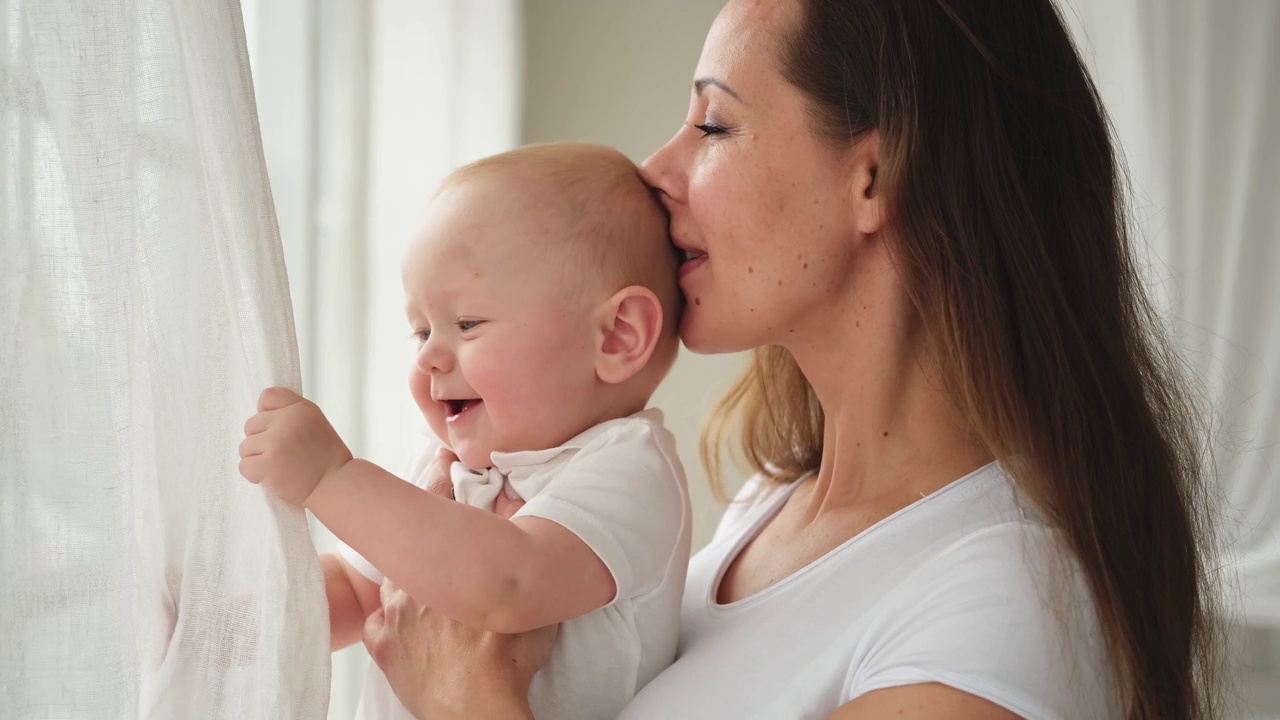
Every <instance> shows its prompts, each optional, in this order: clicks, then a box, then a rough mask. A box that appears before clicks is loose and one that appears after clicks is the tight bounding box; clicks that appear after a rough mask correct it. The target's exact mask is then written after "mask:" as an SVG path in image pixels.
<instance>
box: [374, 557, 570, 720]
mask: <svg viewBox="0 0 1280 720" xmlns="http://www.w3.org/2000/svg"><path fill="white" fill-rule="evenodd" d="M555 636H556V626H551V627H547V628H542V629H540V630H534V631H532V632H528V633H523V634H519V635H502V634H498V633H491V632H487V631H484V630H476V629H474V628H471V627H467V626H466V625H463V624H461V623H459V622H456V621H454V620H450V619H449V618H447V617H445V616H444V615H442V614H440V613H437V612H432V611H431V610H428V609H427V608H424V607H422V606H421V605H419V604H417V603H416V602H414V600H413V598H411V597H409V595H408V594H407V593H405V592H404V591H403V590H398V589H396V588H395V587H394V586H392V585H391V583H390V582H387V583H384V584H383V587H382V608H381V609H379V610H378V611H376V612H375V613H374V614H373V615H370V616H369V620H368V622H367V623H365V629H364V643H365V646H366V647H367V648H368V649H369V655H370V656H372V657H373V661H374V662H375V663H377V664H378V667H379V668H380V669H381V670H382V672H383V674H384V675H385V676H386V678H387V682H388V683H389V684H390V685H391V689H392V690H393V691H394V692H395V694H396V697H398V698H399V699H400V702H401V704H403V705H404V706H405V708H407V709H408V710H409V712H411V713H412V714H413V716H414V717H415V718H418V719H419V720H427V718H430V719H431V720H452V719H455V718H456V719H458V720H462V719H463V718H468V719H469V718H477V717H483V718H493V720H533V711H532V710H531V709H530V708H529V699H528V698H529V685H530V683H532V681H533V676H534V674H535V673H537V671H538V670H539V669H540V668H541V667H542V665H543V664H544V663H546V661H547V656H548V655H549V654H550V652H551V646H552V644H553V643H554V642H555Z"/></svg>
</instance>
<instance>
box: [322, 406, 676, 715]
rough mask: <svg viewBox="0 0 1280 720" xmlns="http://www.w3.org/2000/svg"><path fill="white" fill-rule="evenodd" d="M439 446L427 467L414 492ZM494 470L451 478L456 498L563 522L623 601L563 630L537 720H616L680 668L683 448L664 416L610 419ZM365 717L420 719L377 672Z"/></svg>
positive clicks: (358, 563) (370, 573) (537, 688)
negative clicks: (501, 496) (512, 505)
mask: <svg viewBox="0 0 1280 720" xmlns="http://www.w3.org/2000/svg"><path fill="white" fill-rule="evenodd" d="M434 451H435V447H431V448H428V449H427V450H426V451H425V452H423V453H421V454H420V455H419V456H418V459H417V460H416V461H415V463H414V466H415V467H414V468H412V469H411V472H410V477H409V478H408V479H409V481H410V482H412V483H414V484H415V485H418V486H419V487H422V485H423V484H424V483H425V482H426V481H427V478H426V477H423V474H422V471H423V470H424V469H425V467H426V465H427V464H428V463H429V462H430V460H431V457H432V456H433V454H434ZM492 460H493V468H492V469H491V470H486V471H480V472H473V471H470V470H468V469H466V468H464V467H462V466H461V465H457V466H455V467H454V468H453V469H452V472H451V475H452V479H453V482H454V494H455V497H456V498H457V499H458V500H459V501H461V502H466V503H467V504H469V505H474V506H477V507H484V508H490V509H491V508H492V506H493V502H494V499H495V498H496V497H497V494H498V492H502V491H504V490H505V491H506V492H507V493H508V494H509V495H511V496H512V497H517V496H518V497H519V498H522V499H524V500H525V501H526V503H525V505H524V507H522V508H520V510H519V511H518V512H517V513H516V514H515V517H522V516H532V517H540V518H545V519H547V520H551V521H553V522H556V523H559V524H560V525H562V526H563V527H565V528H567V529H568V530H569V531H571V532H573V533H574V534H575V535H577V536H578V537H579V538H581V539H582V541H583V542H585V543H586V544H587V546H588V547H590V548H591V549H592V550H593V551H595V553H596V555H597V556H599V557H600V560H601V561H603V562H604V564H605V566H606V567H608V568H609V572H610V573H612V574H613V579H614V582H615V583H616V585H617V595H616V596H615V598H614V600H613V601H612V602H610V603H609V604H608V605H605V606H604V607H602V608H599V609H597V610H593V611H592V612H589V613H587V614H586V615H583V616H581V617H578V618H574V619H572V620H569V621H567V622H565V623H563V624H562V625H561V626H560V631H559V634H558V635H557V638H556V645H555V648H554V649H553V650H552V652H551V658H550V659H549V660H548V661H547V664H546V666H545V667H543V669H542V670H541V671H540V672H539V673H538V675H537V676H536V677H535V678H534V681H533V687H532V688H531V689H530V691H529V702H530V705H531V706H532V708H533V712H534V716H535V717H539V718H556V719H557V720H600V719H603V718H610V719H612V718H615V717H617V715H618V713H620V712H621V711H622V708H623V706H625V705H626V704H627V702H628V701H629V700H630V699H631V698H632V696H634V695H635V694H636V693H637V692H639V690H640V689H641V688H642V687H644V685H645V684H646V683H648V682H649V680H651V679H653V677H654V676H655V675H657V674H658V673H659V672H661V671H662V670H663V669H664V668H666V667H667V665H669V664H671V662H672V660H673V659H674V658H675V652H676V642H677V639H678V636H679V617H680V599H681V597H682V595H683V593H684V581H685V571H686V569H687V566H688V562H689V543H690V529H691V516H690V507H689V494H688V488H687V486H686V482H685V476H684V470H683V468H682V466H681V465H680V460H679V458H678V457H677V456H676V449H675V438H674V437H673V436H672V435H671V433H670V432H669V431H667V429H666V428H665V427H663V424H662V413H661V411H659V410H656V409H649V410H644V411H641V412H639V413H636V414H635V415H632V416H630V417H626V418H620V419H617V420H610V421H607V422H604V423H601V424H599V425H596V426H595V427H592V428H590V429H588V430H587V431H585V432H583V433H582V434H580V435H578V436H577V437H575V438H573V439H572V440H570V441H568V442H566V443H565V444H564V445H561V446H560V447H555V448H550V449H547V450H532V451H523V452H512V453H501V452H495V453H493V457H492ZM340 551H341V552H342V554H343V557H344V558H345V559H346V560H347V561H348V562H350V563H351V565H352V566H353V567H355V568H356V569H357V570H359V571H360V572H361V573H363V574H364V575H365V576H366V577H368V578H369V579H371V580H373V581H374V582H381V581H382V575H381V573H379V572H378V571H377V569H376V568H374V567H373V566H372V565H370V564H369V563H368V561H366V560H365V559H364V558H363V557H361V556H360V555H359V554H358V553H356V552H355V551H354V550H352V549H351V548H349V547H346V546H342V547H341V548H340ZM357 717H358V718H361V719H362V720H412V716H410V715H409V713H408V712H407V711H406V710H405V709H404V707H403V706H401V705H400V703H399V701H398V700H397V699H396V697H395V694H394V693H393V692H392V690H391V687H390V685H389V684H388V683H387V680H386V677H385V676H383V674H382V671H381V670H379V669H378V667H377V665H375V664H373V663H370V665H369V673H368V677H367V678H366V681H365V687H364V692H363V694H362V695H361V698H360V709H359V711H358V712H357Z"/></svg>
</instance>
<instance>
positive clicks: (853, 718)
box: [827, 683, 1021, 720]
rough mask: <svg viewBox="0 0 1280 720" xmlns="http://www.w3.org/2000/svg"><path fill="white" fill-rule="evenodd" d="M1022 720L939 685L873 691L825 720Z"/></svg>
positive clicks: (1002, 709) (983, 701)
mask: <svg viewBox="0 0 1280 720" xmlns="http://www.w3.org/2000/svg"><path fill="white" fill-rule="evenodd" d="M886 717H892V718H895V720H1021V718H1020V716H1019V715H1015V714H1013V713H1011V712H1009V711H1008V710H1005V709H1004V708H1002V707H1000V706H999V705H996V704H995V703H992V702H988V701H986V700H983V699H982V698H980V697H976V696H974V695H970V694H969V693H967V692H963V691H961V690H957V689H955V688H953V687H950V686H947V685H942V684H940V683H925V684H921V685H903V686H902V687H892V688H885V689H884V690H876V691H874V692H869V693H867V694H866V695H863V696H862V697H859V698H857V699H855V700H853V701H852V702H850V703H848V704H846V705H844V706H843V707H841V708H839V709H837V710H836V711H835V712H834V713H832V714H831V715H830V716H829V717H828V718H827V720H876V719H877V718H886Z"/></svg>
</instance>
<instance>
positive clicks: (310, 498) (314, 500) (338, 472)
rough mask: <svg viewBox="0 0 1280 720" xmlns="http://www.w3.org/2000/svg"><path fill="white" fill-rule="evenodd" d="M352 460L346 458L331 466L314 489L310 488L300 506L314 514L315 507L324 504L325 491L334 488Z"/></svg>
mask: <svg viewBox="0 0 1280 720" xmlns="http://www.w3.org/2000/svg"><path fill="white" fill-rule="evenodd" d="M351 461H352V458H350V457H348V458H347V459H345V460H342V461H341V462H339V463H337V464H334V465H331V466H330V467H329V468H328V469H327V470H325V471H324V474H322V475H321V476H320V480H319V481H317V482H316V485H315V487H313V488H311V494H309V495H307V499H306V500H305V501H303V503H302V506H303V507H305V508H307V509H310V510H312V511H313V512H314V509H315V506H316V505H318V504H323V503H324V497H325V496H326V495H327V494H328V493H327V491H328V490H329V489H330V488H332V487H334V486H336V485H337V484H338V483H339V482H341V480H342V477H341V476H342V475H343V474H344V471H345V470H346V469H347V466H349V465H350V464H351Z"/></svg>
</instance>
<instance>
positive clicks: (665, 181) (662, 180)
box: [640, 134, 680, 204]
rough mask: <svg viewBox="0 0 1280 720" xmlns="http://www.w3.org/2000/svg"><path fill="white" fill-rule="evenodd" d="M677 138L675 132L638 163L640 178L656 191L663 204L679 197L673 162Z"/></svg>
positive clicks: (676, 170)
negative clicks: (665, 142)
mask: <svg viewBox="0 0 1280 720" xmlns="http://www.w3.org/2000/svg"><path fill="white" fill-rule="evenodd" d="M679 140H680V135H679V134H677V135H676V136H675V137H673V138H671V139H670V140H668V141H667V144H666V145H663V146H662V147H660V148H658V149H657V150H655V151H654V152H653V154H652V155H650V156H649V157H647V158H645V161H644V162H643V163H641V164H640V178H641V179H642V180H644V182H645V184H646V185H648V186H649V187H651V188H653V189H654V190H656V191H658V196H659V198H660V199H661V200H662V202H663V203H664V204H666V203H667V202H668V201H669V200H672V199H678V198H679V197H680V191H679V187H680V183H679V175H678V168H677V163H676V162H675V160H676V155H677V151H678V146H677V143H678V142H679Z"/></svg>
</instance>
